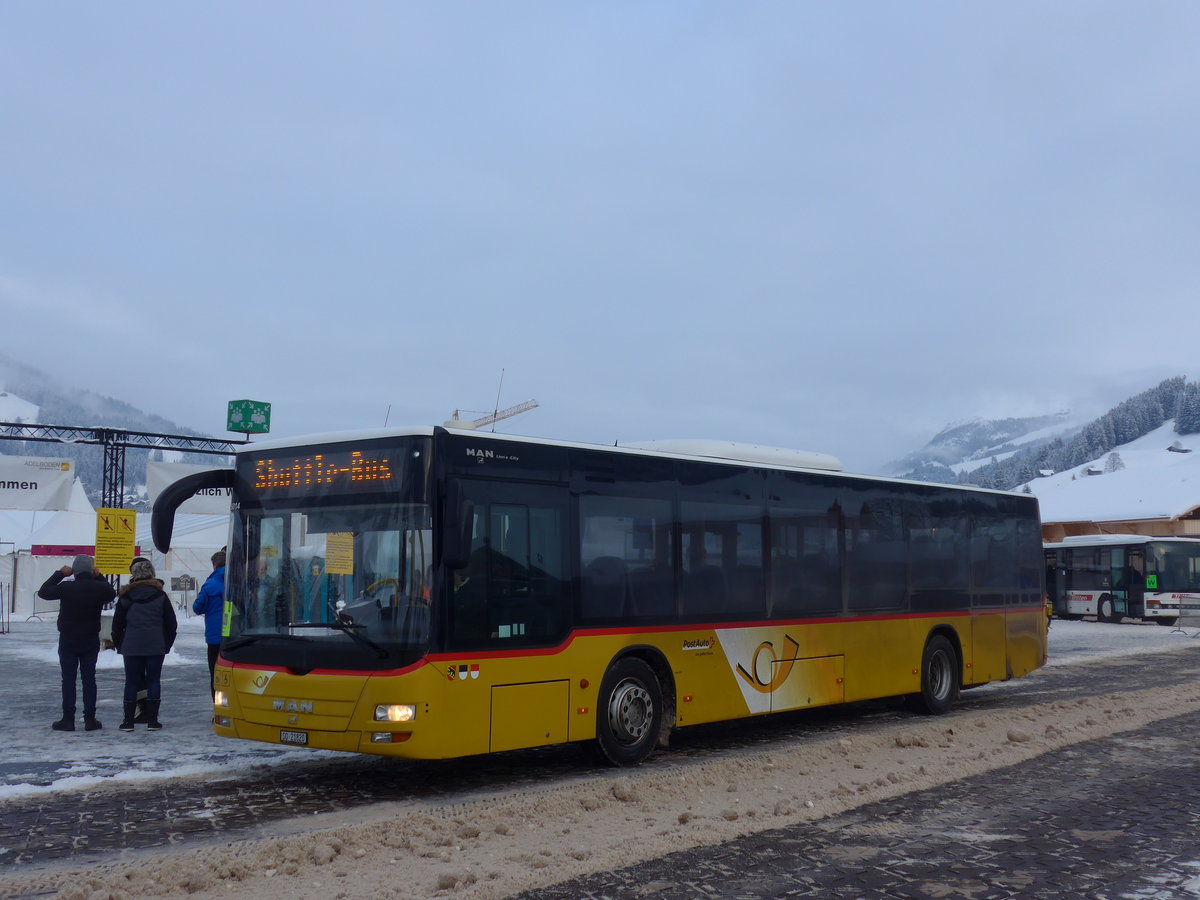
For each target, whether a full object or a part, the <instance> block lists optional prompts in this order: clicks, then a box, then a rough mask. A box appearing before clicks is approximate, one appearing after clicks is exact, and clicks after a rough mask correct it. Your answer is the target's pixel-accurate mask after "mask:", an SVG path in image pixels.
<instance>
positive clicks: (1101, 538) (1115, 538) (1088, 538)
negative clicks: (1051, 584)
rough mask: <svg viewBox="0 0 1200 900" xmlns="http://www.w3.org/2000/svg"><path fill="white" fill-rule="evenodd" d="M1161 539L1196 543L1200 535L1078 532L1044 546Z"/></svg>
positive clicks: (1049, 548) (1155, 540)
mask: <svg viewBox="0 0 1200 900" xmlns="http://www.w3.org/2000/svg"><path fill="white" fill-rule="evenodd" d="M1161 541H1177V542H1179V543H1184V544H1186V543H1196V542H1197V541H1200V537H1188V536H1186V535H1181V534H1077V535H1073V536H1071V537H1066V538H1063V539H1062V540H1061V541H1057V542H1056V543H1053V544H1044V545H1043V546H1044V547H1045V548H1046V549H1047V550H1059V549H1065V548H1068V547H1101V546H1105V547H1108V546H1113V545H1117V544H1149V543H1152V542H1155V543H1157V542H1161Z"/></svg>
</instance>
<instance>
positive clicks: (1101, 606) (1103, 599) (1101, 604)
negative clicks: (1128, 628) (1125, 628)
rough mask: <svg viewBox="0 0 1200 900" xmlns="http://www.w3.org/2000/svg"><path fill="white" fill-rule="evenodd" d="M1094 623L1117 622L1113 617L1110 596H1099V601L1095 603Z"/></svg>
mask: <svg viewBox="0 0 1200 900" xmlns="http://www.w3.org/2000/svg"><path fill="white" fill-rule="evenodd" d="M1096 621H1097V622H1115V621H1117V620H1116V618H1114V615H1113V598H1112V595H1110V594H1101V595H1100V599H1099V600H1097V601H1096Z"/></svg>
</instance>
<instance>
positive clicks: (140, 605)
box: [112, 560, 178, 731]
mask: <svg viewBox="0 0 1200 900" xmlns="http://www.w3.org/2000/svg"><path fill="white" fill-rule="evenodd" d="M130 576H131V577H132V578H133V580H132V581H131V582H129V584H127V585H125V587H123V588H121V593H120V596H119V599H118V600H117V611H116V613H114V614H113V628H112V637H113V643H114V644H116V646H117V652H118V653H120V654H121V656H122V657H124V659H125V695H124V710H125V718H124V719H122V720H121V724H120V726H119V727H120V729H121V730H122V731H133V720H134V716H135V715H136V713H137V695H138V690H139V689H140V688H141V687H142V686H143V685H144V686H145V688H146V702H145V710H146V718H147V719H148V720H149V721H148V722H147V725H146V727H147V728H149V729H150V730H151V731H157V730H158V729H160V728H162V723H161V722H159V721H158V708H159V704H160V703H161V702H162V667H163V659H164V658H165V657H166V655H167V654H168V653H169V652H170V651H171V646H172V645H173V644H174V643H175V631H176V628H177V627H178V626H177V623H176V619H175V607H174V606H172V605H171V598H170V597H168V596H167V594H166V592H165V591H164V590H163V589H162V584H163V583H162V582H161V581H159V580H158V579H157V578H155V577H154V566H153V565H151V563H150V561H149V560H140V561H138V562H135V563H134V564H133V566H132V567H131V571H130Z"/></svg>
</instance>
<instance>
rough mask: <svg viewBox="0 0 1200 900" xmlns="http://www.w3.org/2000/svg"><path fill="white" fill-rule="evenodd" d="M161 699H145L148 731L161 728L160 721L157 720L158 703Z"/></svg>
mask: <svg viewBox="0 0 1200 900" xmlns="http://www.w3.org/2000/svg"><path fill="white" fill-rule="evenodd" d="M160 703H162V701H161V700H147V701H146V728H147V729H149V730H150V731H158V730H159V729H160V728H162V722H160V721H158V704H160Z"/></svg>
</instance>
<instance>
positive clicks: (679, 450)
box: [236, 425, 1037, 502]
mask: <svg viewBox="0 0 1200 900" xmlns="http://www.w3.org/2000/svg"><path fill="white" fill-rule="evenodd" d="M440 430H442V429H441V428H440V427H435V426H431V425H418V426H397V427H394V428H370V429H357V430H352V431H333V432H324V433H320V434H306V435H297V436H295V437H290V438H275V439H272V440H267V441H259V442H256V443H252V444H241V445H239V446H238V447H237V450H236V453H238V454H244V453H259V452H262V451H264V450H276V449H284V448H292V447H305V446H312V445H317V444H333V443H346V442H349V441H365V440H379V439H383V438H397V437H430V436H432V435H433V434H434V432H436V431H440ZM446 430H447V431H449V432H450V433H451V434H461V435H464V436H469V437H470V438H471V440H478V439H484V440H502V441H515V442H518V443H523V444H540V445H543V446H548V447H567V448H573V449H578V450H601V451H609V452H615V453H627V454H631V455H638V456H668V457H673V458H682V459H692V460H697V461H705V462H712V463H718V464H721V463H724V464H728V465H733V464H737V463H742V464H750V465H755V466H763V467H767V468H773V469H791V470H802V471H806V472H821V473H824V474H831V475H840V476H843V477H848V478H866V479H870V480H873V481H883V482H889V483H893V484H912V485H922V486H925V487H938V488H947V489H952V490H961V491H968V492H971V493H983V494H1003V495H1005V496H1018V497H1022V498H1024V499H1028V500H1030V501H1034V502H1036V501H1037V498H1036V497H1034V496H1033V495H1031V494H1023V493H1019V492H1015V491H998V490H994V489H991V488H981V487H979V486H977V485H961V484H938V483H935V482H929V481H913V480H910V479H901V478H890V477H887V476H885V475H855V474H853V473H849V472H845V471H844V470H843V469H842V463H841V461H840V460H838V458H837V457H835V456H832V455H830V454H828V453H819V452H816V451H808V450H790V449H786V448H783V447H767V446H763V445H759V444H745V443H739V442H736V441H716V440H703V439H671V440H654V441H637V442H632V441H631V442H625V443H613V444H590V443H585V442H582V441H561V440H555V439H553V438H539V437H526V436H523V435H516V434H505V433H500V432H492V431H478V430H474V429H472V430H462V431H458V430H456V429H446Z"/></svg>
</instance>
